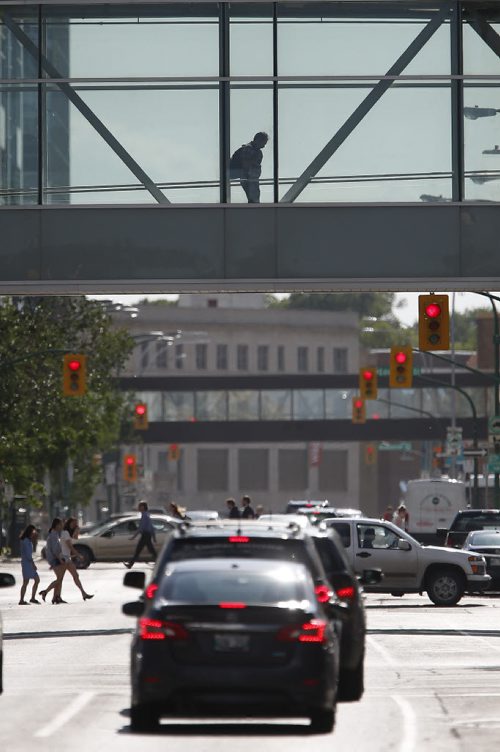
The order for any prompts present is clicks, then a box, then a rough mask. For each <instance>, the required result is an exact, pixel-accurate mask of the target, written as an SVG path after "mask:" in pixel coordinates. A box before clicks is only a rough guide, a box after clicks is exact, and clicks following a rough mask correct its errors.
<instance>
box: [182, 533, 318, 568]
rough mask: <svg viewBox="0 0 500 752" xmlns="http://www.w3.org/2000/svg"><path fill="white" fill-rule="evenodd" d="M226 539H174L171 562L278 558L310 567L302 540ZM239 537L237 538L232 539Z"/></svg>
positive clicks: (249, 537)
mask: <svg viewBox="0 0 500 752" xmlns="http://www.w3.org/2000/svg"><path fill="white" fill-rule="evenodd" d="M229 537H233V536H228V537H224V538H212V537H210V538H186V539H182V538H180V539H177V540H176V541H175V542H174V544H173V550H172V553H171V555H170V557H169V560H170V561H182V560H183V559H199V558H200V557H224V558H226V557H231V558H233V557H235V556H237V557H238V558H241V557H243V556H244V557H247V556H248V557H249V558H252V559H255V558H263V559H280V560H281V561H292V562H298V563H305V564H308V565H309V563H310V562H309V558H308V556H307V552H306V549H305V546H304V543H303V542H301V541H295V540H290V539H286V540H280V539H279V538H252V537H251V536H248V537H247V536H239V538H240V539H241V538H243V539H244V538H248V539H247V540H240V542H231V541H230V540H229ZM234 537H238V536H234Z"/></svg>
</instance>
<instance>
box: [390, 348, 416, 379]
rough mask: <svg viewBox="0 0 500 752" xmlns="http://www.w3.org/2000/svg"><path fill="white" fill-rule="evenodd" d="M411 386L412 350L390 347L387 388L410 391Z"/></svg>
mask: <svg viewBox="0 0 500 752" xmlns="http://www.w3.org/2000/svg"><path fill="white" fill-rule="evenodd" d="M412 384H413V350H412V348H411V346H408V347H391V362H390V366H389V386H390V387H392V388H393V389H397V388H400V389H410V388H411V386H412Z"/></svg>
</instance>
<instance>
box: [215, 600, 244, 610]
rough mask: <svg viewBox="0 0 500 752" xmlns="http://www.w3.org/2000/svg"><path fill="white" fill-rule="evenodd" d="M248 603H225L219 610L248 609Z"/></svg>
mask: <svg viewBox="0 0 500 752" xmlns="http://www.w3.org/2000/svg"><path fill="white" fill-rule="evenodd" d="M246 607H247V604H246V603H239V602H238V601H224V602H223V603H219V608H246Z"/></svg>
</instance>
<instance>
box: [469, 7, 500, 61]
mask: <svg viewBox="0 0 500 752" xmlns="http://www.w3.org/2000/svg"><path fill="white" fill-rule="evenodd" d="M466 19H467V23H468V24H469V26H470V27H471V29H474V31H475V32H476V34H479V36H480V37H481V39H482V40H483V42H486V44H487V45H488V47H489V48H490V49H491V50H493V52H494V53H495V55H497V56H498V57H500V36H499V35H498V34H497V32H496V31H495V29H494V28H493V27H492V26H491V25H490V24H489V23H488V22H487V21H485V20H484V18H481V16H480V15H479V13H477V12H475V11H471V12H470V13H467V16H466Z"/></svg>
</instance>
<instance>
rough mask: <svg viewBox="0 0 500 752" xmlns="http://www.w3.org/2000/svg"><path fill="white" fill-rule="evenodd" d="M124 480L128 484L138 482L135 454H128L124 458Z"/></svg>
mask: <svg viewBox="0 0 500 752" xmlns="http://www.w3.org/2000/svg"><path fill="white" fill-rule="evenodd" d="M123 479H124V480H126V481H127V483H135V482H136V480H137V457H136V456H135V454H126V455H125V457H124V458H123Z"/></svg>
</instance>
